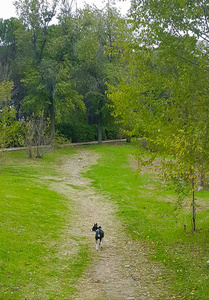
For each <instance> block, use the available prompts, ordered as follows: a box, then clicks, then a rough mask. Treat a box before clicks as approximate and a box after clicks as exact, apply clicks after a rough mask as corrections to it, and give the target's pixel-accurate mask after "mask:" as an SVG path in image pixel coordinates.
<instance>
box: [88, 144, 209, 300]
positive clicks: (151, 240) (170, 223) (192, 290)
mask: <svg viewBox="0 0 209 300" xmlns="http://www.w3.org/2000/svg"><path fill="white" fill-rule="evenodd" d="M92 149H94V150H95V151H97V152H98V153H99V154H100V159H99V160H98V165H95V166H93V167H92V169H91V170H90V171H88V172H87V173H86V176H88V177H90V178H91V179H93V180H94V181H93V185H94V186H95V187H96V188H97V189H98V190H99V192H100V193H105V194H108V195H109V197H110V199H111V200H112V201H113V202H114V203H116V204H117V206H118V215H119V217H120V218H121V219H122V221H123V223H124V225H125V226H126V232H127V234H128V235H129V236H131V237H132V238H133V239H138V240H141V241H143V242H145V243H146V245H147V247H148V249H149V253H150V259H153V260H157V261H161V262H162V263H163V264H164V265H165V267H166V272H165V274H164V276H163V278H162V280H164V282H165V284H167V283H168V284H169V285H170V286H171V287H172V289H173V291H174V295H176V298H178V299H188V300H190V299H197V300H203V299H208V297H209V285H208V280H209V266H207V264H206V261H207V260H209V253H208V245H209V234H208V233H209V211H208V210H207V209H206V210H203V211H202V212H200V213H199V214H198V215H197V227H198V229H197V232H196V233H191V232H188V233H186V232H184V227H183V226H184V224H185V223H186V224H187V230H188V228H191V226H190V224H191V213H190V211H184V210H183V209H179V208H178V207H177V205H176V203H177V196H176V195H175V194H174V192H172V191H169V190H168V189H166V188H165V186H164V184H163V183H162V182H160V179H159V178H158V177H157V176H156V174H155V175H153V174H150V173H143V174H137V173H136V171H134V170H133V169H132V168H131V167H130V164H129V155H130V154H134V153H135V151H136V149H135V148H134V146H132V145H127V144H123V145H121V146H112V145H103V146H102V147H99V146H93V147H92ZM150 186H152V189H150V188H149V187H150ZM197 197H200V198H201V199H202V201H205V202H208V201H209V193H208V192H200V193H199V194H197Z"/></svg>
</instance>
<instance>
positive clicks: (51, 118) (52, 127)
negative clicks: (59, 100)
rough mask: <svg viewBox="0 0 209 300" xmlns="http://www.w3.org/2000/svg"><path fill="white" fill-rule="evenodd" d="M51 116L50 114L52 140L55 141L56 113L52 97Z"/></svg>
mask: <svg viewBox="0 0 209 300" xmlns="http://www.w3.org/2000/svg"><path fill="white" fill-rule="evenodd" d="M49 114H50V128H51V136H52V139H53V138H54V135H55V113H54V100H53V97H51V99H50V105H49Z"/></svg>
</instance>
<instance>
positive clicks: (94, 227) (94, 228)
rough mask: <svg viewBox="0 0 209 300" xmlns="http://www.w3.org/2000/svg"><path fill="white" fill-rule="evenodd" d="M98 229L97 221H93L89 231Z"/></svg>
mask: <svg viewBox="0 0 209 300" xmlns="http://www.w3.org/2000/svg"><path fill="white" fill-rule="evenodd" d="M97 229H98V225H97V223H94V226H93V227H92V229H91V231H96V230H97Z"/></svg>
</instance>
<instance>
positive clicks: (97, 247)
mask: <svg viewBox="0 0 209 300" xmlns="http://www.w3.org/2000/svg"><path fill="white" fill-rule="evenodd" d="M95 242H96V251H98V245H97V240H95Z"/></svg>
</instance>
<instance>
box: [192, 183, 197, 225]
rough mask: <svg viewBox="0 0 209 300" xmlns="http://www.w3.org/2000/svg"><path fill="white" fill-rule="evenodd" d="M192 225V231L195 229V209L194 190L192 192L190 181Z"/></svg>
mask: <svg viewBox="0 0 209 300" xmlns="http://www.w3.org/2000/svg"><path fill="white" fill-rule="evenodd" d="M192 189H193V191H192V226H193V231H195V230H196V210H195V192H194V182H193V183H192Z"/></svg>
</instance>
